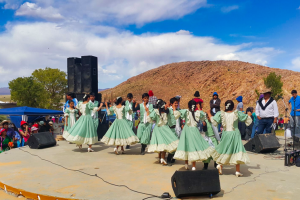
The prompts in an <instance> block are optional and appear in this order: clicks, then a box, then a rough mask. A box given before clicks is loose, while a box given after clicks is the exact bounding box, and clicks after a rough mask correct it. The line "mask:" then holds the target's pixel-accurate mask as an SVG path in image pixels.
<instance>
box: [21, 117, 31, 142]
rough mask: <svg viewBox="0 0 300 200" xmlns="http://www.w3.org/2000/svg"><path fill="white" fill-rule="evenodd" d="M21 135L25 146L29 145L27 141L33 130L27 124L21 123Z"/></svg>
mask: <svg viewBox="0 0 300 200" xmlns="http://www.w3.org/2000/svg"><path fill="white" fill-rule="evenodd" d="M19 132H20V134H21V135H22V136H23V139H24V142H25V143H24V145H27V141H28V139H29V137H30V135H31V129H30V128H29V127H28V124H27V122H25V121H21V128H20V129H19Z"/></svg>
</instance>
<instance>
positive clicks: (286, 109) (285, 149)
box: [280, 97, 295, 152]
mask: <svg viewBox="0 0 300 200" xmlns="http://www.w3.org/2000/svg"><path fill="white" fill-rule="evenodd" d="M280 98H281V100H282V101H283V104H284V107H285V116H287V115H286V114H287V111H288V108H287V106H286V104H285V101H284V99H283V97H280ZM290 117H292V116H291V114H290ZM294 121H295V120H294ZM286 129H287V125H285V127H284V151H285V152H287V148H286ZM293 150H294V149H293Z"/></svg>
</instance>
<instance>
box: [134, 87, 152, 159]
mask: <svg viewBox="0 0 300 200" xmlns="http://www.w3.org/2000/svg"><path fill="white" fill-rule="evenodd" d="M142 99H143V103H141V104H136V106H135V111H136V110H139V111H140V124H139V126H138V130H137V137H138V138H139V140H140V143H141V144H142V149H141V154H142V155H145V150H146V147H147V145H148V144H150V134H151V128H152V123H151V122H149V121H147V112H149V113H151V112H152V111H153V105H152V104H150V103H149V94H148V93H144V94H143V95H142Z"/></svg>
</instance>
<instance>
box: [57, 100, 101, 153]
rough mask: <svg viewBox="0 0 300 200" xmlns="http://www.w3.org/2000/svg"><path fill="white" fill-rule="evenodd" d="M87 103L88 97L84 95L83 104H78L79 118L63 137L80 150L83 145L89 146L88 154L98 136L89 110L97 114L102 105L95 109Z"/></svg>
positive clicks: (91, 150)
mask: <svg viewBox="0 0 300 200" xmlns="http://www.w3.org/2000/svg"><path fill="white" fill-rule="evenodd" d="M89 101H90V95H89V94H86V95H84V97H83V102H79V103H78V108H79V110H80V112H81V117H80V118H79V119H78V121H77V122H76V123H75V125H74V126H72V128H71V129H70V130H68V131H65V132H64V134H63V137H64V138H65V139H66V140H67V141H68V142H71V143H74V144H77V146H79V148H80V149H81V148H82V145H83V144H87V145H88V146H89V148H88V152H93V151H94V150H93V149H92V145H93V144H95V143H96V142H97V141H98V136H97V131H96V128H95V125H94V121H93V119H92V116H91V110H93V112H98V111H99V110H100V109H101V107H102V103H101V105H100V106H99V108H97V107H94V106H93V104H92V103H91V102H89Z"/></svg>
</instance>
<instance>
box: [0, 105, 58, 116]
mask: <svg viewBox="0 0 300 200" xmlns="http://www.w3.org/2000/svg"><path fill="white" fill-rule="evenodd" d="M63 114H64V112H63V111H59V110H48V109H41V108H31V107H27V106H24V107H15V108H6V109H0V115H36V116H37V115H38V116H40V115H63Z"/></svg>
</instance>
